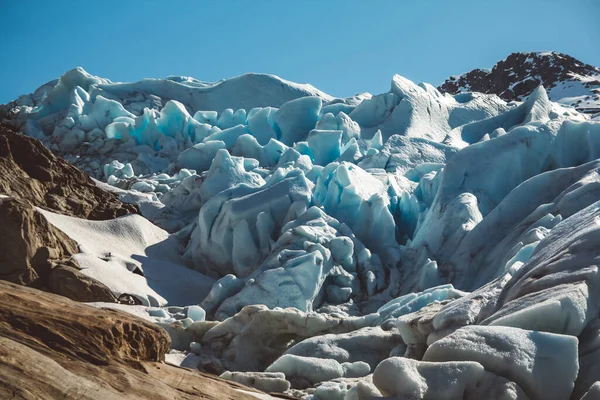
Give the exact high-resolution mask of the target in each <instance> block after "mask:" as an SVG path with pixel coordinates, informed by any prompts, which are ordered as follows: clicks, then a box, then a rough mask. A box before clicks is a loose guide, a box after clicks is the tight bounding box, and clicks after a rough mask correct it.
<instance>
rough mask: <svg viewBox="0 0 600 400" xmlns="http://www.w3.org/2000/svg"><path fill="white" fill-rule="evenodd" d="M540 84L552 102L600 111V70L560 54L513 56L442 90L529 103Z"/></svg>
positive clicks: (455, 78)
mask: <svg viewBox="0 0 600 400" xmlns="http://www.w3.org/2000/svg"><path fill="white" fill-rule="evenodd" d="M540 85H544V87H545V88H546V89H547V90H548V94H549V97H550V100H552V101H556V102H559V103H563V104H568V105H572V106H573V107H575V108H577V109H578V110H579V111H581V112H586V113H597V112H600V68H598V67H594V66H592V65H589V64H586V63H584V62H581V61H579V60H577V59H575V58H573V57H571V56H569V55H567V54H562V53H557V52H538V53H512V54H511V55H509V56H508V57H507V58H506V59H504V60H502V61H499V62H498V63H496V65H494V67H493V68H492V69H480V68H477V69H474V70H472V71H470V72H467V73H465V74H462V75H460V76H451V77H450V78H448V79H446V81H445V82H444V83H443V84H442V85H440V87H439V88H438V89H439V90H440V91H441V92H444V93H450V94H458V93H462V92H480V93H487V94H497V95H498V96H500V97H501V98H502V99H504V100H507V101H510V100H521V101H522V100H525V99H526V98H527V96H529V95H530V94H531V92H533V90H534V89H535V88H537V87H538V86H540Z"/></svg>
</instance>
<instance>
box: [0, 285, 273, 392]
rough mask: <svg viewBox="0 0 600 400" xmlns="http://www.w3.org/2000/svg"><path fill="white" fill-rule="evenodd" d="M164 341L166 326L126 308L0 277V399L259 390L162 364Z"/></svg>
mask: <svg viewBox="0 0 600 400" xmlns="http://www.w3.org/2000/svg"><path fill="white" fill-rule="evenodd" d="M169 343H170V340H169V336H168V335H167V333H166V332H165V331H164V330H163V329H161V328H160V327H158V326H156V325H155V324H152V323H150V322H147V321H144V320H142V319H139V318H137V317H135V316H132V315H130V314H127V313H124V312H120V311H115V310H106V309H96V308H92V307H89V306H87V305H84V304H80V303H76V302H73V301H71V300H69V299H66V298H64V297H61V296H57V295H54V294H51V293H45V292H41V291H38V290H36V289H32V288H27V287H23V286H18V285H14V284H11V283H7V282H0V398H6V399H8V398H13V399H40V398H43V399H49V398H53V399H58V398H60V399H78V400H80V399H140V398H143V399H252V398H256V397H255V396H254V395H253V394H258V393H259V392H256V391H255V390H254V389H251V388H249V387H245V386H242V385H239V384H236V383H234V382H229V381H225V380H222V379H220V378H218V377H215V376H209V375H205V374H202V373H199V372H198V373H194V372H192V371H190V370H186V369H183V368H177V367H173V366H169V365H166V364H163V363H161V362H160V361H161V360H163V359H164V355H165V352H166V351H167V350H168V349H169ZM263 396H265V395H264V394H263ZM263 398H268V397H263Z"/></svg>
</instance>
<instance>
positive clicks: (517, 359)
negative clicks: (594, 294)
mask: <svg viewBox="0 0 600 400" xmlns="http://www.w3.org/2000/svg"><path fill="white" fill-rule="evenodd" d="M577 345H578V341H577V338H576V337H573V336H566V335H556V334H552V333H545V332H537V331H527V330H523V329H518V328H508V327H486V326H466V327H463V328H460V329H459V330H457V331H456V332H454V333H452V334H450V335H449V336H447V337H445V338H443V339H441V340H438V341H437V342H435V343H433V344H432V345H431V346H430V347H429V348H428V349H427V351H426V352H425V355H424V356H423V360H424V361H432V362H446V361H472V362H477V363H480V364H481V365H482V366H483V367H484V368H485V369H486V370H487V371H490V372H492V373H495V374H498V375H500V376H503V377H505V378H507V379H509V380H511V381H513V382H515V383H517V384H518V385H519V387H521V388H522V389H523V391H524V392H525V393H526V394H527V396H529V397H530V398H532V399H556V400H558V399H567V398H569V396H570V395H571V391H572V390H573V386H574V382H575V379H576V378H577V372H578V370H579V361H578V355H577Z"/></svg>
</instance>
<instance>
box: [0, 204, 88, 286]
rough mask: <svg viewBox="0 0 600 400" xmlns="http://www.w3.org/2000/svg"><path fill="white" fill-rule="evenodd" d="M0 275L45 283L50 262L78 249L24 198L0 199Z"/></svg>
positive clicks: (8, 279) (7, 278)
mask: <svg viewBox="0 0 600 400" xmlns="http://www.w3.org/2000/svg"><path fill="white" fill-rule="evenodd" d="M0 226H1V227H2V229H0V279H3V280H7V281H10V282H14V283H18V284H21V285H30V286H34V287H45V286H47V282H48V276H49V275H50V272H51V270H52V266H53V262H54V261H56V260H64V259H67V258H68V257H69V256H71V255H72V254H75V253H77V252H78V250H77V244H76V243H75V242H74V241H73V240H72V239H71V238H69V237H68V236H67V235H65V234H64V233H63V232H61V231H60V230H58V229H56V228H55V227H54V226H52V225H51V224H50V223H48V221H46V219H45V218H44V216H43V215H42V214H41V213H39V212H37V211H36V210H35V208H34V207H33V206H32V205H31V204H30V203H29V202H28V201H27V200H18V199H13V198H3V199H0Z"/></svg>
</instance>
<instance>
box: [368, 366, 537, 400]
mask: <svg viewBox="0 0 600 400" xmlns="http://www.w3.org/2000/svg"><path fill="white" fill-rule="evenodd" d="M373 383H375V385H376V386H377V388H378V389H379V390H380V391H381V392H382V394H384V395H388V396H396V398H410V399H423V400H434V399H435V400H438V399H439V400H463V399H472V400H475V399H480V398H487V399H494V400H496V399H505V400H509V399H514V400H517V399H518V400H528V399H529V398H528V397H527V396H526V395H525V393H524V392H523V391H522V390H521V389H520V388H519V386H517V385H516V384H515V383H514V382H511V381H509V380H507V379H504V378H502V377H499V376H496V375H494V374H492V373H489V372H487V371H486V370H485V369H484V368H483V366H482V365H481V364H479V363H477V362H473V361H452V362H435V363H434V362H425V361H416V360H411V359H408V358H402V357H391V358H388V359H387V360H385V361H383V362H382V363H381V364H379V365H378V366H377V368H376V369H375V372H374V374H373Z"/></svg>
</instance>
